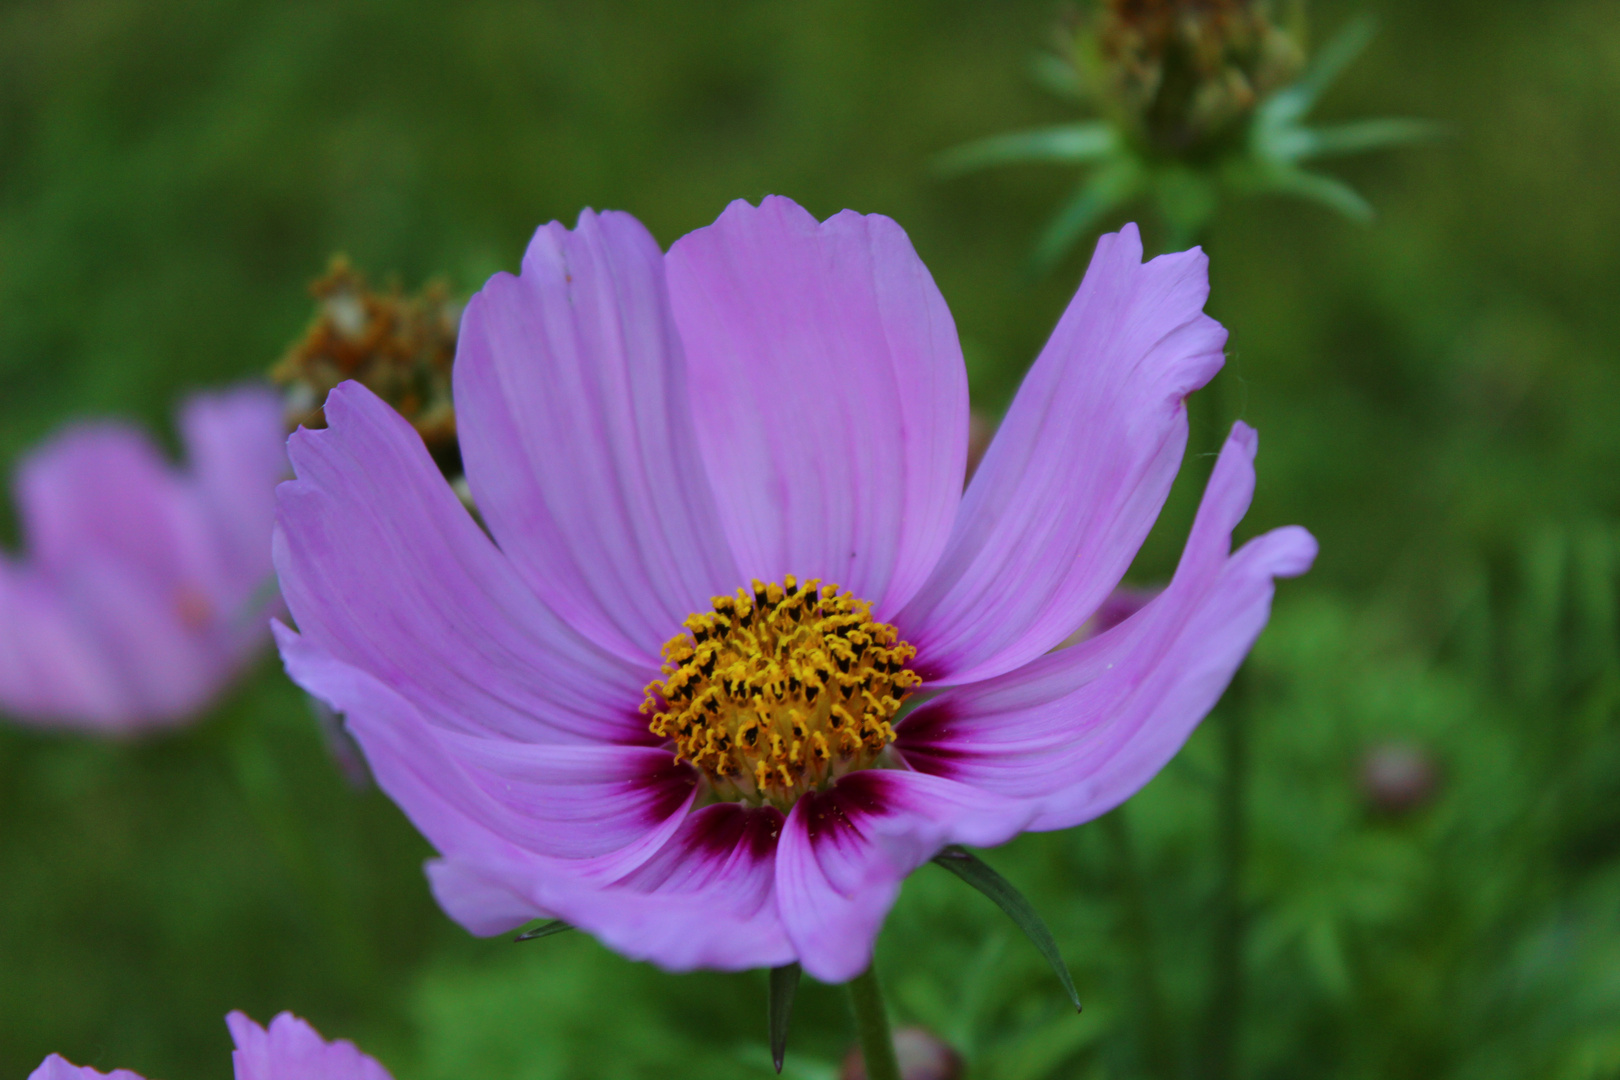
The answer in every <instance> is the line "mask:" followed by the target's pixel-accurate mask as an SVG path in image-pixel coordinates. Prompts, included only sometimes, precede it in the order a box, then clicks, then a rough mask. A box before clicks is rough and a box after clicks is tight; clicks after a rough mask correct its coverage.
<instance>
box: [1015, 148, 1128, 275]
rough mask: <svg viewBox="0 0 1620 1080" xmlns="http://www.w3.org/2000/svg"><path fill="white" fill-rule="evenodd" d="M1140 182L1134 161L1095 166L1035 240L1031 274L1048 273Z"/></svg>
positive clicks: (1123, 200) (1125, 198) (1126, 197)
mask: <svg viewBox="0 0 1620 1080" xmlns="http://www.w3.org/2000/svg"><path fill="white" fill-rule="evenodd" d="M1140 183H1141V172H1140V170H1139V169H1138V168H1137V165H1136V163H1135V162H1134V161H1130V160H1120V161H1117V162H1115V163H1113V164H1111V165H1108V166H1106V167H1105V168H1102V169H1099V170H1098V171H1097V172H1096V173H1095V174H1094V175H1093V176H1091V177H1090V178H1089V179H1087V180H1086V182H1085V183H1083V184H1081V185H1080V189H1079V190H1078V191H1076V192H1075V193H1074V197H1073V198H1071V199H1070V200H1069V201H1068V202H1067V203H1066V204H1065V205H1064V207H1063V209H1061V210H1059V211H1058V215H1057V217H1055V218H1053V219H1052V223H1051V224H1050V225H1048V226H1047V227H1046V231H1045V232H1044V233H1042V234H1041V238H1040V239H1039V240H1038V241H1036V244H1035V253H1034V256H1033V259H1032V262H1033V269H1034V271H1035V273H1036V274H1038V275H1039V274H1046V273H1049V272H1050V271H1051V270H1052V269H1053V268H1054V267H1056V266H1057V264H1058V263H1060V262H1062V261H1063V256H1065V255H1067V254H1068V253H1069V249H1070V248H1072V247H1074V244H1075V241H1077V240H1079V239H1080V237H1081V236H1083V235H1084V234H1085V232H1086V230H1087V229H1089V228H1091V227H1092V226H1093V225H1095V224H1096V223H1097V222H1098V221H1099V220H1100V219H1101V218H1102V216H1103V215H1104V214H1107V213H1108V212H1109V211H1110V210H1113V209H1114V208H1115V207H1117V206H1119V205H1120V204H1121V203H1123V202H1125V200H1127V199H1129V198H1130V197H1131V196H1133V195H1135V194H1136V192H1137V189H1138V187H1139V186H1140Z"/></svg>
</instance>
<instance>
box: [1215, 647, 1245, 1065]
mask: <svg viewBox="0 0 1620 1080" xmlns="http://www.w3.org/2000/svg"><path fill="white" fill-rule="evenodd" d="M1245 689H1246V679H1245V675H1244V672H1243V670H1242V669H1241V668H1240V669H1239V670H1238V673H1237V675H1236V676H1235V677H1234V678H1233V680H1232V685H1231V687H1230V688H1228V690H1227V692H1226V697H1225V700H1224V701H1223V706H1224V707H1223V708H1222V709H1221V711H1220V713H1219V714H1218V715H1217V717H1216V720H1217V722H1218V723H1219V725H1220V727H1221V733H1222V735H1223V736H1224V737H1223V739H1222V743H1223V746H1222V751H1223V753H1222V757H1223V758H1224V761H1223V763H1222V764H1223V767H1222V774H1223V775H1222V777H1221V787H1220V791H1219V794H1218V795H1217V796H1216V830H1217V834H1216V835H1217V841H1216V842H1217V851H1218V853H1219V854H1218V857H1219V859H1220V880H1219V884H1218V885H1217V887H1216V890H1217V891H1216V896H1215V904H1216V911H1215V941H1214V955H1213V957H1212V961H1213V965H1212V966H1213V968H1214V972H1213V980H1212V985H1211V987H1210V998H1209V1012H1208V1014H1207V1017H1206V1033H1205V1040H1206V1041H1205V1047H1204V1061H1205V1066H1206V1070H1207V1075H1208V1076H1209V1078H1210V1080H1232V1077H1234V1076H1235V1075H1236V1073H1237V1055H1238V1047H1239V1037H1240V1032H1241V1025H1242V1022H1243V989H1244V987H1243V983H1244V979H1243V975H1244V972H1243V954H1244V951H1245V939H1246V938H1247V936H1248V928H1249V920H1248V912H1247V910H1245V907H1244V902H1243V872H1244V865H1245V863H1246V862H1247V860H1248V837H1247V835H1246V832H1245V825H1246V824H1247V823H1246V821H1245V810H1246V809H1247V802H1248V799H1247V794H1248V793H1247V788H1248V775H1249V733H1248V715H1247V713H1248V709H1247V707H1246V706H1247V704H1248V702H1247V695H1246V694H1245V692H1244V691H1245Z"/></svg>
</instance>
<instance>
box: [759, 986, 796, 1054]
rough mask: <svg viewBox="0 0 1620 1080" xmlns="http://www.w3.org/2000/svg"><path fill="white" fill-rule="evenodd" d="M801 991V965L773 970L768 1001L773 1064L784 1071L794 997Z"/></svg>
mask: <svg viewBox="0 0 1620 1080" xmlns="http://www.w3.org/2000/svg"><path fill="white" fill-rule="evenodd" d="M798 989H799V965H798V964H785V965H783V966H782V967H775V968H771V988H770V996H769V998H767V999H766V1012H767V1013H768V1014H769V1016H770V1024H771V1064H772V1065H775V1066H776V1071H777V1072H781V1071H782V1063H783V1062H784V1061H786V1060H787V1037H788V1024H789V1023H790V1022H791V1021H792V1019H793V995H794V994H795V993H796V992H797V991H798Z"/></svg>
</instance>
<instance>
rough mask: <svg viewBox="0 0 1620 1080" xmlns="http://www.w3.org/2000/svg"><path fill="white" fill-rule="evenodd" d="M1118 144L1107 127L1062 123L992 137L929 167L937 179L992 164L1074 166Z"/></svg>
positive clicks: (1097, 157) (1105, 153) (942, 157)
mask: <svg viewBox="0 0 1620 1080" xmlns="http://www.w3.org/2000/svg"><path fill="white" fill-rule="evenodd" d="M1118 145H1119V139H1118V138H1117V137H1116V136H1115V134H1114V132H1113V129H1112V128H1110V127H1109V126H1108V125H1107V124H1104V123H1100V122H1089V123H1084V124H1064V125H1062V126H1061V127H1052V128H1042V129H1040V130H1038V131H1013V132H1008V133H1007V134H1005V135H992V136H990V137H989V138H987V139H979V140H978V141H977V142H970V143H967V144H966V145H964V146H958V147H955V148H954V149H951V150H947V151H945V152H944V153H943V154H940V155H939V156H938V157H936V158H935V159H934V165H933V168H934V172H935V173H937V174H938V175H940V176H958V175H960V174H962V173H965V172H972V171H974V170H975V169H986V168H990V167H991V166H993V165H1013V164H1018V163H1021V162H1028V161H1049V162H1051V161H1055V162H1058V163H1060V164H1069V165H1078V164H1083V163H1085V162H1088V161H1098V160H1100V159H1102V158H1104V157H1107V156H1108V155H1109V154H1111V153H1113V152H1114V150H1115V149H1116V148H1117V147H1118Z"/></svg>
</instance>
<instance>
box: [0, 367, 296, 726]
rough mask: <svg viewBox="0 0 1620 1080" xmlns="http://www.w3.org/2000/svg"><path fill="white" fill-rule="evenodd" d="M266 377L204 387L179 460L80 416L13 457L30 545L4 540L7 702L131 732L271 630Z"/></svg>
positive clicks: (185, 697)
mask: <svg viewBox="0 0 1620 1080" xmlns="http://www.w3.org/2000/svg"><path fill="white" fill-rule="evenodd" d="M282 423H283V422H282V417H281V405H280V402H279V401H278V400H277V398H276V396H275V394H274V393H272V392H271V391H270V390H269V389H268V388H243V389H237V390H232V391H227V392H224V393H217V394H203V395H199V396H197V397H194V398H192V399H191V400H190V401H189V402H187V403H186V405H185V407H184V408H183V409H182V410H181V414H180V432H181V436H182V438H183V440H184V443H185V447H186V452H187V455H188V457H189V459H190V461H189V463H188V465H187V467H186V468H185V469H176V468H175V467H173V466H172V465H170V464H169V463H168V462H167V461H165V460H164V458H163V455H162V454H161V452H160V451H159V450H158V448H157V447H156V446H154V445H153V444H152V442H151V440H149V439H148V438H147V437H146V436H145V435H143V434H142V433H140V432H139V431H136V430H134V429H132V428H130V427H127V426H125V425H122V424H116V423H111V422H98V423H82V424H78V425H75V426H73V427H70V428H69V429H67V430H66V431H63V432H61V433H60V434H58V435H56V436H55V437H54V438H52V439H51V440H50V441H48V442H47V443H46V444H45V445H44V446H42V447H40V448H39V449H37V450H35V451H34V452H33V453H32V454H31V455H30V456H29V457H28V458H27V459H25V460H24V462H23V463H22V466H21V468H20V469H19V470H18V473H17V480H16V497H17V502H18V507H19V510H20V516H21V520H22V532H23V538H24V541H25V544H26V554H25V555H24V556H23V557H22V558H20V559H19V558H10V557H7V556H5V555H4V554H0V711H3V712H5V713H8V714H11V715H14V716H16V717H17V718H18V719H20V720H23V721H24V722H27V723H30V724H35V725H38V726H40V727H62V728H76V729H79V730H84V731H94V732H99V733H103V734H127V733H132V732H136V731H140V730H143V729H147V728H155V727H164V726H170V725H173V724H177V723H179V722H181V721H184V720H186V719H188V718H190V717H191V716H193V715H195V714H196V713H197V712H198V711H200V710H201V709H202V708H203V707H205V706H206V705H207V704H208V703H209V702H210V701H211V700H212V699H213V698H214V696H215V695H216V694H217V693H218V692H219V691H220V690H221V689H222V688H223V687H224V685H225V684H226V683H228V682H229V681H230V680H231V678H232V677H233V676H235V675H236V674H237V672H238V671H239V670H240V669H241V668H242V666H243V665H244V664H245V663H246V662H247V661H248V660H250V659H251V658H252V656H253V655H254V654H255V653H256V652H257V651H258V650H259V649H260V648H261V647H262V646H263V645H264V644H265V643H266V641H267V640H268V636H269V635H268V631H267V622H268V617H269V615H270V613H271V612H272V611H274V610H279V608H278V607H277V606H276V605H277V601H276V592H275V587H274V579H273V577H272V569H271V565H270V533H271V527H272V524H273V522H274V518H275V485H276V481H277V480H279V479H281V478H282V477H283V476H285V475H286V473H287V458H286V451H285V448H284V445H285V428H284V427H283V426H282Z"/></svg>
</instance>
